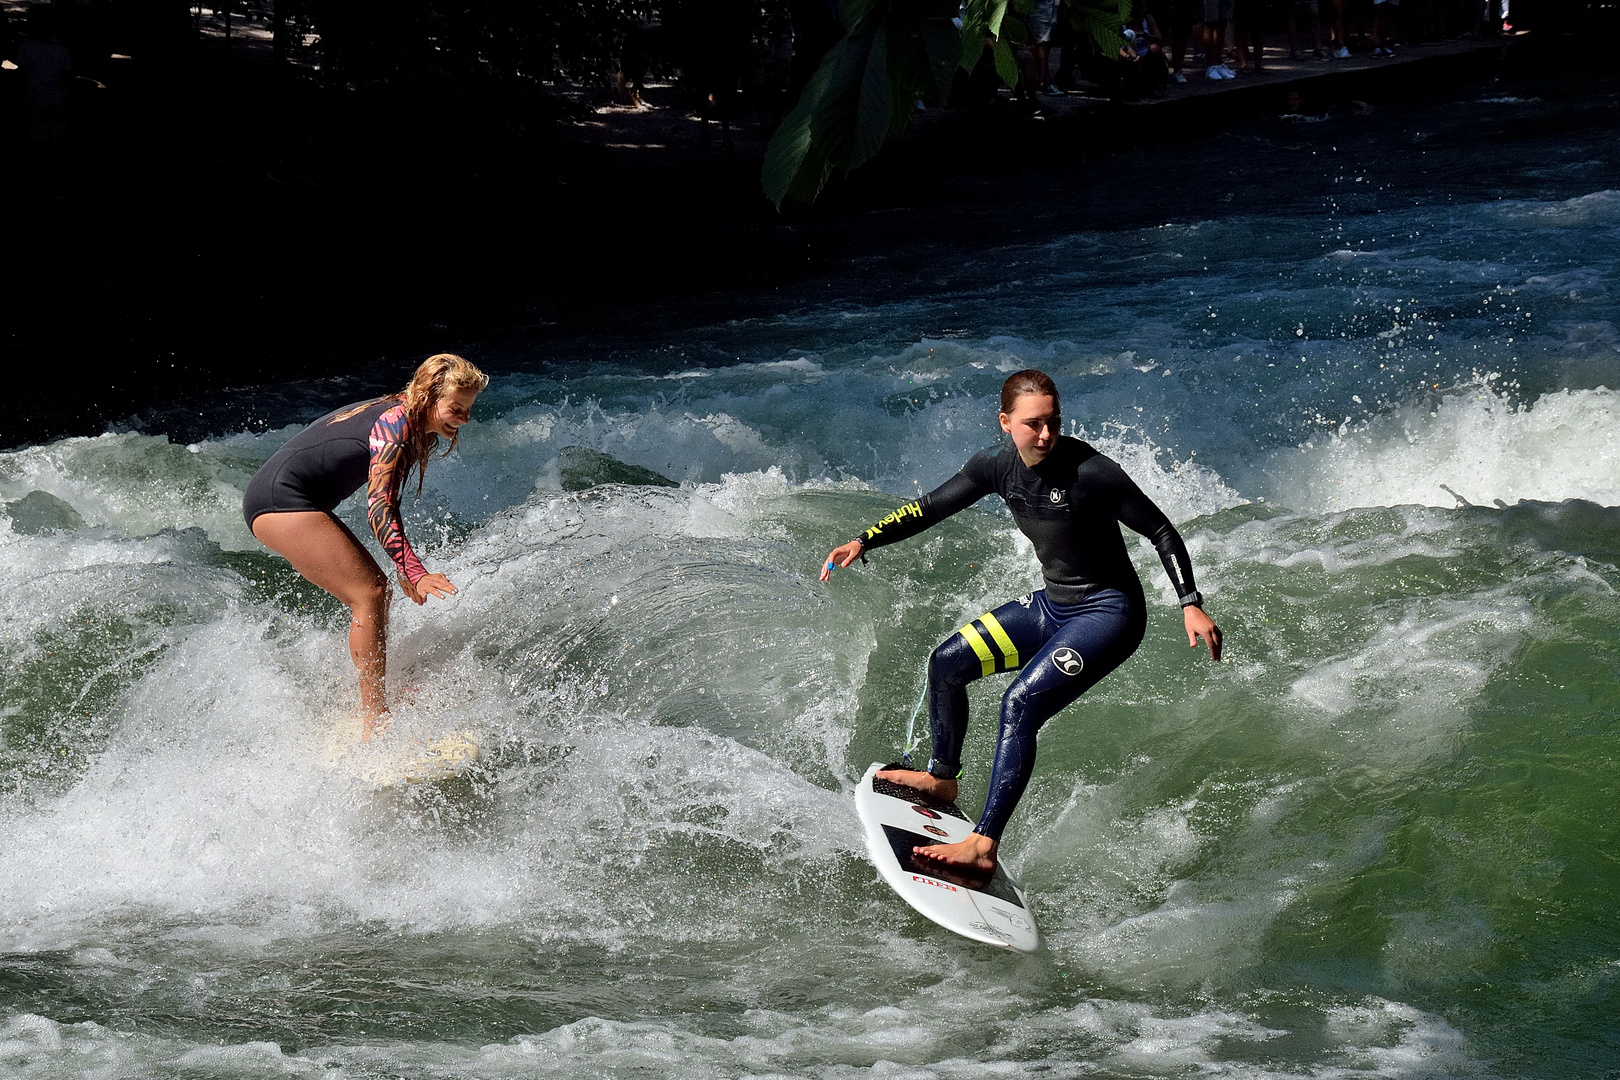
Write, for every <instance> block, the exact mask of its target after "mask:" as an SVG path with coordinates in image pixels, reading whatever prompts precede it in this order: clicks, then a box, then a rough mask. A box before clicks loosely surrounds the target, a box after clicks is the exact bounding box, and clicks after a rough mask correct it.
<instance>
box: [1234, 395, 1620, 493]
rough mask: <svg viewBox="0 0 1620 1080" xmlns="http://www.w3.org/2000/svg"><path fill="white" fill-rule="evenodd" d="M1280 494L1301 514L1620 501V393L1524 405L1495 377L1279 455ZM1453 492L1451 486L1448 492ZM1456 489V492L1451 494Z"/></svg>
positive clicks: (1546, 398) (1270, 467) (1275, 462)
mask: <svg viewBox="0 0 1620 1080" xmlns="http://www.w3.org/2000/svg"><path fill="white" fill-rule="evenodd" d="M1266 472H1267V473H1268V474H1269V475H1270V477H1271V484H1272V486H1273V492H1272V497H1273V498H1274V499H1275V500H1276V501H1278V502H1281V503H1283V504H1285V505H1287V506H1290V507H1293V508H1294V509H1296V510H1301V511H1308V512H1323V511H1329V510H1342V509H1348V508H1350V507H1368V506H1399V505H1402V504H1408V503H1417V504H1420V505H1427V506H1456V505H1459V502H1458V500H1459V499H1461V500H1466V501H1467V502H1470V503H1474V504H1484V505H1489V504H1491V503H1515V502H1519V501H1521V500H1526V499H1532V500H1541V501H1547V502H1559V501H1562V500H1565V499H1587V500H1590V501H1592V502H1596V503H1600V504H1603V505H1605V506H1614V505H1617V504H1620V394H1617V393H1616V392H1615V391H1612V390H1609V389H1607V388H1605V387H1601V386H1600V387H1597V388H1596V389H1592V390H1564V391H1560V392H1558V393H1552V394H1545V395H1543V396H1542V397H1540V398H1539V399H1537V400H1536V401H1535V402H1534V403H1532V404H1529V405H1522V406H1516V405H1514V404H1513V403H1512V402H1511V401H1510V399H1509V398H1508V397H1507V395H1506V394H1505V393H1504V392H1502V391H1499V390H1497V389H1496V388H1495V387H1494V385H1493V383H1492V381H1491V380H1488V379H1481V380H1479V381H1478V382H1476V383H1475V384H1473V385H1471V386H1467V387H1463V388H1460V389H1458V390H1453V391H1450V392H1448V393H1446V394H1444V395H1443V396H1442V397H1440V398H1439V400H1438V401H1437V402H1435V403H1434V404H1433V405H1432V407H1429V408H1424V407H1422V406H1417V405H1413V406H1408V407H1407V408H1404V409H1401V410H1399V411H1398V412H1396V413H1395V414H1393V415H1391V416H1388V417H1384V418H1381V419H1379V420H1376V421H1373V422H1371V423H1369V424H1367V425H1366V426H1365V427H1364V428H1361V429H1358V430H1351V429H1350V427H1349V426H1348V425H1346V426H1344V427H1341V428H1340V429H1339V431H1338V432H1337V433H1335V434H1333V435H1330V436H1329V437H1327V438H1325V439H1323V440H1322V441H1320V442H1313V443H1311V444H1307V445H1306V446H1303V447H1300V448H1298V449H1295V450H1291V451H1283V452H1280V453H1277V454H1275V455H1273V456H1272V458H1271V460H1270V461H1269V462H1268V464H1267V467H1266ZM1447 489H1450V490H1449V491H1448V490H1447ZM1453 492H1454V493H1455V495H1453V494H1452V493H1453Z"/></svg>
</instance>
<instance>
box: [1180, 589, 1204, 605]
mask: <svg viewBox="0 0 1620 1080" xmlns="http://www.w3.org/2000/svg"><path fill="white" fill-rule="evenodd" d="M1181 606H1182V607H1195V608H1202V607H1203V606H1204V594H1203V593H1201V592H1199V591H1198V590H1197V589H1194V590H1193V591H1192V592H1190V593H1188V594H1187V595H1186V596H1183V597H1182V598H1181Z"/></svg>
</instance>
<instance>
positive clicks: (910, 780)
mask: <svg viewBox="0 0 1620 1080" xmlns="http://www.w3.org/2000/svg"><path fill="white" fill-rule="evenodd" d="M877 778H878V779H879V780H887V781H888V782H889V783H891V784H899V785H901V786H902V787H908V788H915V789H916V790H918V791H920V792H922V793H923V794H924V795H931V796H933V797H934V798H936V799H938V800H940V801H941V802H955V801H956V781H955V780H941V779H940V778H939V777H937V776H935V775H934V774H933V773H930V772H924V771H922V770H921V769H879V770H878V774H877Z"/></svg>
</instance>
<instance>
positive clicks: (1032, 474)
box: [821, 371, 1221, 873]
mask: <svg viewBox="0 0 1620 1080" xmlns="http://www.w3.org/2000/svg"><path fill="white" fill-rule="evenodd" d="M1059 427H1060V419H1059V413H1058V391H1057V386H1056V385H1055V384H1054V383H1053V382H1052V380H1051V379H1050V378H1049V377H1048V376H1047V375H1046V374H1045V373H1043V372H1040V371H1020V372H1017V373H1015V374H1013V375H1012V376H1010V377H1009V378H1008V379H1007V381H1006V382H1005V383H1004V384H1003V385H1002V388H1001V430H1003V431H1005V432H1006V433H1007V434H1008V435H1010V436H1011V437H1012V445H1011V446H1003V447H1001V448H1000V449H995V450H983V451H980V452H979V453H977V454H975V455H974V456H973V458H972V459H971V460H970V461H969V462H968V463H967V464H966V465H964V466H963V467H962V471H961V472H959V473H957V474H956V475H955V476H953V477H951V478H950V479H949V480H947V481H945V483H943V484H941V485H940V486H939V487H937V488H935V489H934V490H933V491H931V492H929V493H928V494H927V495H924V496H923V497H922V498H921V499H918V500H917V501H916V502H912V503H907V504H906V505H905V506H902V507H900V508H899V509H898V510H896V511H894V512H893V513H891V514H889V515H888V516H887V517H885V518H884V519H883V520H882V521H879V522H878V523H877V524H876V525H874V526H872V527H871V528H870V529H867V530H866V531H865V532H863V533H862V534H861V535H860V536H858V537H856V538H855V539H854V540H851V541H850V542H849V543H847V544H844V545H842V546H840V547H837V548H834V549H833V551H832V552H831V553H830V554H829V555H828V556H827V558H826V560H825V565H824V566H823V567H822V571H821V580H822V581H826V580H827V579H828V577H830V576H831V573H832V568H833V567H834V566H835V565H836V566H841V567H848V566H849V565H850V564H851V563H853V562H854V561H855V560H856V559H857V558H860V557H861V556H862V554H863V552H865V551H870V550H872V549H873V548H879V547H882V546H883V545H885V544H892V543H894V542H896V541H898V540H904V539H906V538H907V537H909V536H915V535H916V534H918V533H920V532H922V531H923V530H924V529H926V528H928V527H929V526H931V525H934V524H935V523H937V522H940V521H943V520H944V519H946V518H948V517H950V516H951V515H952V514H954V513H956V512H957V511H959V510H963V509H965V508H966V507H968V506H971V505H972V504H973V503H975V502H977V501H978V500H980V499H981V498H983V497H984V496H986V495H990V494H996V495H1000V496H1001V497H1002V499H1003V500H1004V501H1005V502H1006V504H1007V508H1008V509H1009V510H1011V511H1012V515H1013V520H1014V521H1015V522H1016V523H1017V525H1018V528H1019V530H1020V531H1021V532H1023V534H1024V535H1025V536H1027V537H1029V539H1030V541H1031V542H1032V543H1033V544H1034V545H1035V554H1036V556H1037V557H1038V558H1039V559H1040V562H1041V575H1042V577H1043V578H1044V579H1045V585H1046V588H1044V589H1042V590H1040V591H1038V592H1035V593H1032V594H1030V595H1029V596H1026V597H1024V598H1022V599H1020V600H1014V601H1012V602H1011V603H1007V604H1003V605H1002V606H1001V607H998V608H996V609H995V610H994V611H991V612H987V613H986V614H984V615H981V616H979V617H978V618H977V619H974V620H973V621H972V622H971V623H969V624H968V625H966V626H964V627H962V629H961V630H958V631H957V632H956V633H955V634H953V635H951V637H949V638H947V639H946V640H945V641H944V642H943V643H942V644H941V645H940V646H939V647H938V648H937V649H935V650H934V652H933V655H932V656H930V657H929V658H928V716H929V723H930V726H931V728H932V731H933V753H932V756H931V758H930V760H929V762H928V769H927V771H926V772H924V771H920V770H917V771H914V770H911V769H889V770H886V771H882V772H879V773H878V774H877V775H878V776H879V777H881V778H883V779H885V780H891V781H893V782H895V783H897V784H904V785H906V786H908V787H912V788H916V789H918V790H920V791H923V792H925V793H927V794H929V795H933V796H935V797H936V798H939V799H943V800H945V801H947V802H955V801H956V794H957V777H959V776H960V775H961V774H962V763H961V751H962V740H963V737H964V735H965V734H966V733H967V720H968V700H967V684H968V683H970V682H972V681H973V680H975V679H978V678H982V677H984V676H986V675H990V674H992V673H994V672H998V671H1017V672H1018V676H1017V677H1016V678H1015V679H1014V680H1013V682H1012V685H1011V686H1009V687H1008V688H1007V693H1006V695H1005V696H1004V697H1003V698H1002V699H1001V733H1000V736H999V738H998V740H997V743H996V750H995V758H994V761H993V762H992V765H991V770H990V786H989V791H988V792H987V793H986V797H985V803H984V812H983V813H982V814H981V815H980V816H979V822H978V824H977V826H975V828H974V830H973V832H972V834H970V835H969V836H968V838H967V839H966V840H964V841H962V842H961V843H956V844H936V845H932V846H928V847H919V848H916V849H915V851H916V854H917V856H919V857H921V858H926V859H929V860H932V861H934V862H937V863H942V864H945V865H947V866H954V867H957V868H959V869H963V870H968V871H979V872H984V873H989V872H990V871H993V870H994V869H995V866H996V848H997V846H998V845H999V844H1000V841H1001V832H1002V830H1003V829H1004V828H1005V827H1006V825H1007V820H1008V818H1010V817H1011V816H1012V812H1013V810H1014V808H1016V807H1017V805H1018V800H1019V798H1020V797H1022V795H1023V794H1024V788H1025V786H1026V785H1027V784H1028V783H1029V777H1030V772H1031V771H1032V769H1033V768H1034V765H1035V733H1036V732H1037V731H1039V730H1040V729H1041V726H1042V725H1043V724H1045V723H1046V721H1048V720H1050V719H1051V718H1052V717H1053V716H1055V715H1057V713H1058V712H1060V711H1061V710H1062V709H1063V708H1065V707H1066V706H1068V705H1069V704H1071V703H1072V702H1074V701H1075V699H1077V698H1078V697H1079V696H1080V695H1081V694H1083V693H1085V692H1086V691H1087V690H1089V689H1091V687H1093V686H1095V685H1096V684H1097V683H1098V682H1099V681H1100V680H1101V679H1102V678H1103V677H1104V676H1105V675H1107V674H1108V673H1109V672H1111V671H1113V670H1114V669H1115V668H1117V667H1118V666H1119V665H1120V664H1122V663H1124V662H1125V660H1126V659H1127V658H1128V657H1129V656H1130V655H1131V654H1132V653H1133V652H1135V651H1136V647H1137V646H1138V645H1139V644H1141V642H1142V634H1143V631H1144V629H1145V627H1146V623H1147V615H1146V610H1145V608H1146V602H1145V600H1144V598H1143V595H1142V582H1141V580H1140V579H1139V578H1138V577H1137V576H1136V569H1135V567H1133V566H1132V565H1131V560H1130V556H1129V555H1128V554H1127V553H1126V550H1125V541H1124V538H1123V537H1122V536H1121V535H1120V531H1119V523H1123V524H1125V525H1127V526H1129V527H1130V528H1131V529H1133V530H1134V531H1136V532H1138V533H1141V534H1142V535H1143V536H1146V537H1147V538H1148V539H1149V540H1151V541H1152V542H1153V545H1154V547H1156V548H1157V549H1158V552H1159V558H1160V559H1161V560H1163V562H1164V568H1165V570H1166V571H1167V572H1168V573H1169V575H1170V581H1171V582H1172V583H1173V584H1174V585H1175V586H1176V592H1177V595H1178V596H1179V597H1180V599H1181V610H1182V619H1183V622H1184V623H1185V625H1186V630H1187V644H1188V645H1190V646H1192V647H1193V648H1197V647H1198V641H1199V639H1200V638H1202V639H1203V641H1204V642H1205V643H1206V644H1207V645H1208V647H1209V655H1210V658H1211V659H1214V660H1219V659H1220V658H1221V632H1220V629H1219V628H1218V627H1217V626H1216V625H1215V623H1214V622H1213V621H1211V619H1210V617H1209V616H1208V615H1206V614H1204V610H1203V597H1202V596H1200V595H1199V593H1198V589H1197V586H1196V585H1194V583H1193V572H1192V563H1191V561H1190V560H1189V559H1188V557H1187V548H1186V545H1185V544H1183V543H1182V541H1181V535H1180V534H1179V533H1177V532H1176V528H1175V526H1174V525H1172V524H1171V523H1170V519H1169V518H1167V517H1165V516H1164V512H1163V511H1162V510H1160V509H1159V508H1158V507H1157V506H1155V505H1154V504H1153V501H1152V500H1151V499H1149V498H1148V497H1147V496H1146V495H1144V494H1143V493H1142V491H1141V489H1140V488H1138V487H1137V486H1136V484H1135V483H1133V482H1132V480H1131V478H1130V477H1129V476H1126V475H1125V470H1123V469H1121V468H1120V467H1119V465H1118V464H1116V463H1115V462H1114V461H1112V460H1111V459H1109V458H1107V457H1105V456H1103V455H1102V454H1100V453H1098V452H1097V451H1096V450H1094V449H1092V448H1091V447H1090V446H1088V445H1087V444H1086V443H1083V442H1081V441H1080V440H1078V439H1072V438H1069V437H1068V436H1065V435H1060V434H1059V433H1058V431H1059Z"/></svg>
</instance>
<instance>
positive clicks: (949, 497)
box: [855, 469, 990, 549]
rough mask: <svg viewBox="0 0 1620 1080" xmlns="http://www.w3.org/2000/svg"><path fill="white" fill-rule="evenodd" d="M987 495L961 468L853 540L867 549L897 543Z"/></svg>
mask: <svg viewBox="0 0 1620 1080" xmlns="http://www.w3.org/2000/svg"><path fill="white" fill-rule="evenodd" d="M988 494H990V488H989V487H988V486H987V485H985V484H984V483H983V481H981V480H979V479H978V478H976V477H974V476H970V475H969V474H968V471H967V470H966V469H964V470H963V471H961V472H959V473H957V474H956V475H955V476H953V477H951V478H950V479H949V480H947V481H945V482H944V483H943V484H941V485H939V487H937V488H935V489H934V490H933V491H930V492H929V493H928V494H926V495H924V496H923V497H922V498H920V499H918V500H917V501H916V502H909V503H906V505H904V506H902V507H900V508H898V509H896V510H891V511H890V512H889V513H888V514H887V515H886V516H884V517H883V518H881V519H880V520H879V521H878V523H877V524H876V525H873V526H872V527H871V528H869V529H867V530H866V531H864V532H862V533H861V535H860V536H857V537H856V538H855V539H856V540H857V541H859V542H860V545H861V546H862V547H863V548H867V549H870V548H880V547H884V546H886V545H888V544H894V543H898V542H899V541H901V540H905V539H908V538H910V537H913V536H916V535H917V534H918V533H920V532H922V531H923V530H925V529H929V528H932V527H933V526H935V525H938V524H939V523H940V522H942V521H944V520H945V519H946V518H948V517H950V516H951V515H952V514H954V513H957V512H958V511H961V510H966V509H967V508H968V507H970V506H972V505H973V504H974V503H976V502H978V501H979V500H980V499H982V498H984V497H985V496H986V495H988Z"/></svg>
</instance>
